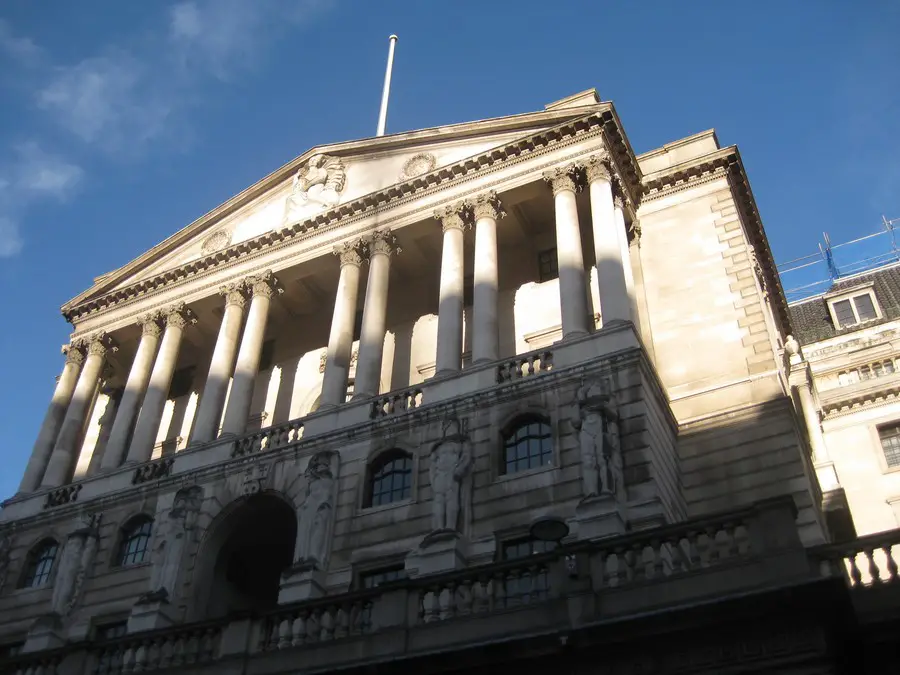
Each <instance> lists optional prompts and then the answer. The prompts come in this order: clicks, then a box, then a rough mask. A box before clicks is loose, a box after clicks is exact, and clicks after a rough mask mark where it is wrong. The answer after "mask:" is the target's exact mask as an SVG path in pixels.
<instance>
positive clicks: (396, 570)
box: [359, 565, 406, 588]
mask: <svg viewBox="0 0 900 675" xmlns="http://www.w3.org/2000/svg"><path fill="white" fill-rule="evenodd" d="M405 578H406V570H405V569H404V568H403V567H402V566H401V565H395V566H393V567H385V568H384V569H380V570H372V571H370V572H363V573H362V574H360V575H359V580H360V582H361V583H362V587H363V588H375V587H376V586H380V585H381V584H383V583H387V582H388V581H397V580H398V579H405Z"/></svg>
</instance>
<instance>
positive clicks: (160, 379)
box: [126, 303, 197, 462]
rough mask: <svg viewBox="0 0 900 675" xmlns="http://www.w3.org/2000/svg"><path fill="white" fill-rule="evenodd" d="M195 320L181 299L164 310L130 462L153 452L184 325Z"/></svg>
mask: <svg viewBox="0 0 900 675" xmlns="http://www.w3.org/2000/svg"><path fill="white" fill-rule="evenodd" d="M196 321H197V320H196V318H195V317H194V313H193V312H192V311H191V310H190V309H189V308H187V307H186V306H185V304H184V303H178V304H177V305H175V306H173V307H170V308H169V309H167V310H164V311H163V322H164V323H165V326H166V328H165V331H164V333H163V337H162V342H161V343H160V346H159V352H158V353H157V355H156V360H155V361H154V363H153V370H152V371H151V373H150V381H149V383H148V386H147V392H146V393H145V394H144V401H143V404H142V405H141V412H140V414H139V415H138V419H137V423H136V424H135V427H134V435H133V436H132V439H131V447H130V448H129V450H128V457H127V460H126V461H128V462H146V461H147V460H149V459H150V456H151V455H152V453H153V446H154V444H155V443H156V436H157V434H158V433H159V423H160V420H161V419H162V413H163V408H164V407H165V405H166V399H167V398H168V395H169V388H170V387H171V385H172V375H174V374H175V366H176V364H177V363H178V352H179V350H180V348H181V338H182V336H183V335H184V329H185V327H186V326H187V325H188V324H192V323H196Z"/></svg>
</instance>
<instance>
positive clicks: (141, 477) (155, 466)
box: [131, 455, 175, 485]
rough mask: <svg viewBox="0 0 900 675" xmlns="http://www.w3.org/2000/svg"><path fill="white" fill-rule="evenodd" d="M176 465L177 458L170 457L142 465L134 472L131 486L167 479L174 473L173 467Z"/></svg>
mask: <svg viewBox="0 0 900 675" xmlns="http://www.w3.org/2000/svg"><path fill="white" fill-rule="evenodd" d="M174 463H175V458H174V457H173V456H171V455H169V456H168V457H160V458H159V459H154V460H153V461H152V462H147V463H146V464H142V465H141V466H139V467H137V468H136V469H135V470H134V476H133V477H132V478H131V484H132V485H140V484H141V483H147V482H149V481H152V480H159V479H160V478H165V477H166V476H168V475H169V474H170V473H171V472H172V465H173V464H174Z"/></svg>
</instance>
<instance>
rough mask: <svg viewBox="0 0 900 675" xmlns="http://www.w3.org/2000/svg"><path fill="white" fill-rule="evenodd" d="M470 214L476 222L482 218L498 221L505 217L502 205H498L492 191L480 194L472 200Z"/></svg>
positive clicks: (494, 193)
mask: <svg viewBox="0 0 900 675" xmlns="http://www.w3.org/2000/svg"><path fill="white" fill-rule="evenodd" d="M472 213H473V215H474V217H475V220H476V221H478V220H481V219H482V218H493V219H494V220H499V219H500V218H503V216H505V215H506V211H505V210H504V209H503V204H501V203H500V199H499V197H497V193H496V192H494V191H493V190H491V191H490V192H485V193H483V194H480V195H478V196H477V197H475V198H474V199H473V200H472Z"/></svg>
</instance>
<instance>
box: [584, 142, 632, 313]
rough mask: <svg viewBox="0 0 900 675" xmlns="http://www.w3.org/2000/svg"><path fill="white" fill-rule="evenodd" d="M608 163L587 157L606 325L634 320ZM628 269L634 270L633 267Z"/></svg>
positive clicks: (598, 273) (599, 281)
mask: <svg viewBox="0 0 900 675" xmlns="http://www.w3.org/2000/svg"><path fill="white" fill-rule="evenodd" d="M607 162H608V160H607V159H606V158H605V157H603V156H595V157H591V158H590V159H589V160H588V163H587V166H586V167H585V170H586V171H585V172H586V174H587V180H588V189H589V190H590V195H591V223H592V225H593V232H594V259H595V260H596V265H597V287H598V291H599V295H600V314H601V315H602V317H603V325H604V326H608V325H609V324H611V323H613V322H615V321H630V320H631V319H632V316H631V307H630V305H629V300H628V288H627V286H626V282H625V264H626V262H625V258H624V257H623V253H622V237H621V236H620V235H619V231H618V227H619V223H618V220H617V218H616V214H615V213H614V207H613V190H612V175H611V172H610V169H609V165H608V163H607ZM626 254H627V249H626ZM628 268H629V269H631V266H630V265H629V267H628Z"/></svg>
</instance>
